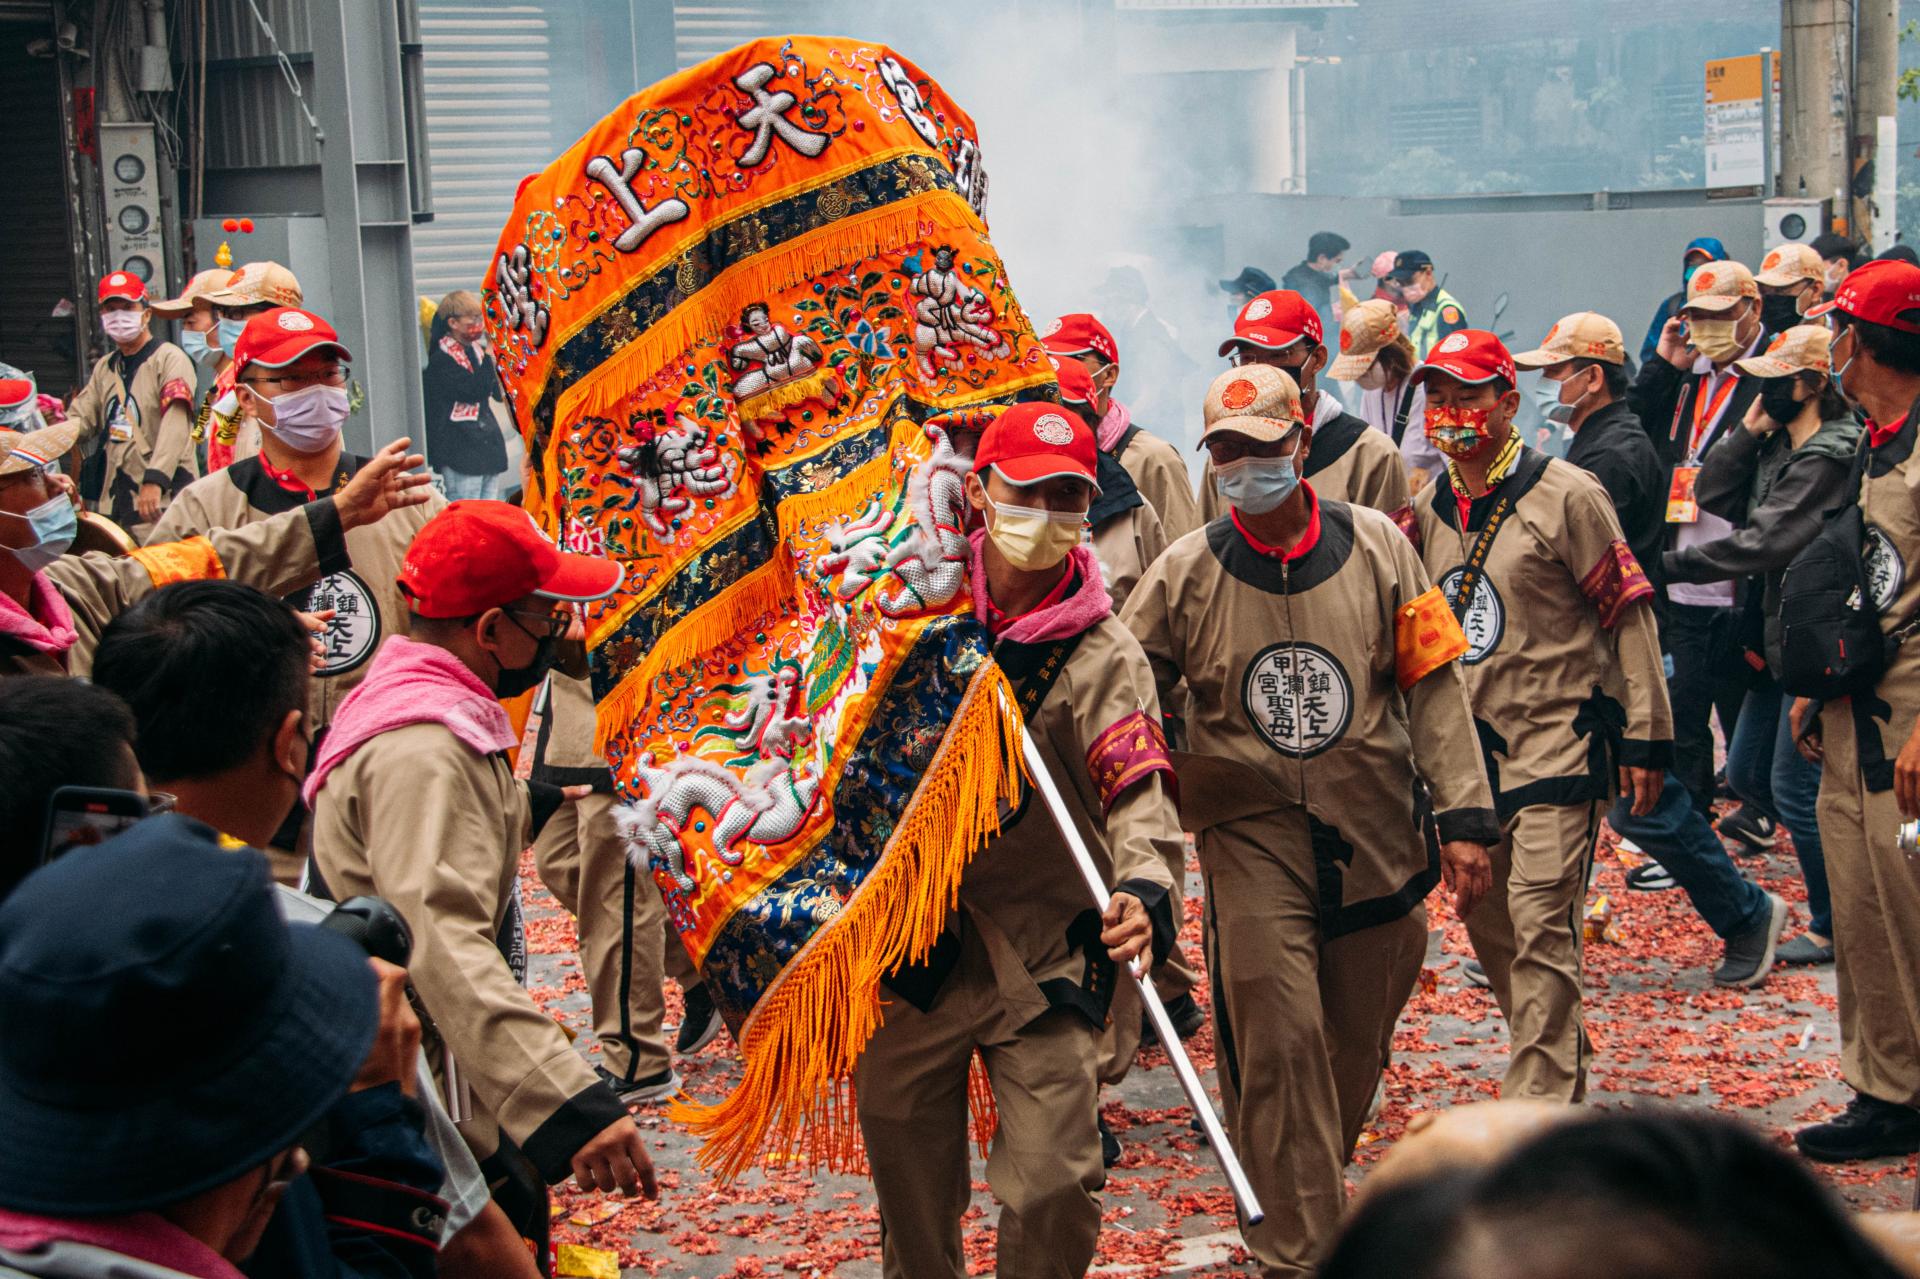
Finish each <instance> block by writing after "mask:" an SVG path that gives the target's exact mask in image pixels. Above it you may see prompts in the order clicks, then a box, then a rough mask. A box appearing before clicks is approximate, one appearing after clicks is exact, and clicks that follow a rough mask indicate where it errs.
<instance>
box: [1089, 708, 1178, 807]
mask: <svg viewBox="0 0 1920 1279" xmlns="http://www.w3.org/2000/svg"><path fill="white" fill-rule="evenodd" d="M1087 771H1088V772H1089V773H1091V774H1092V775H1093V784H1094V785H1095V786H1096V787H1098V788H1099V790H1100V812H1101V814H1102V815H1105V814H1106V813H1107V811H1108V810H1110V809H1111V808H1112V807H1113V804H1114V801H1115V800H1117V799H1119V798H1120V796H1121V795H1122V794H1124V793H1125V792H1126V790H1127V788H1128V787H1130V786H1133V785H1136V784H1137V783H1139V782H1143V781H1145V780H1146V779H1147V778H1148V777H1150V776H1152V775H1153V774H1154V773H1165V774H1166V775H1167V783H1168V785H1175V784H1176V783H1175V780H1174V773H1173V761H1172V760H1171V759H1169V758H1168V757H1167V736H1166V734H1165V733H1164V732H1162V731H1161V729H1160V725H1159V723H1158V722H1157V721H1156V720H1154V719H1153V718H1152V717H1151V716H1148V715H1147V714H1145V713H1144V712H1142V711H1135V712H1134V713H1133V714H1131V715H1128V716H1127V717H1126V718H1124V719H1121V720H1119V721H1117V722H1116V723H1114V724H1113V725H1112V726H1111V727H1109V728H1108V729H1107V730H1106V731H1105V732H1104V733H1102V734H1100V736H1099V737H1097V738H1095V739H1094V742H1093V747H1092V749H1091V750H1089V751H1088V752H1087Z"/></svg>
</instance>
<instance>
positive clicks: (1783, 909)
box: [1713, 893, 1787, 986]
mask: <svg viewBox="0 0 1920 1279" xmlns="http://www.w3.org/2000/svg"><path fill="white" fill-rule="evenodd" d="M1786 927H1787V904H1786V902H1784V901H1782V900H1781V899H1780V898H1778V897H1775V896H1774V895H1773V894H1772V893H1768V894H1767V913H1766V914H1765V915H1763V916H1761V918H1760V922H1759V923H1757V924H1755V925H1754V926H1753V927H1752V928H1749V929H1747V931H1746V932H1744V933H1740V934H1738V935H1737V936H1734V937H1729V938H1727V951H1726V958H1725V959H1723V960H1722V961H1721V963H1720V966H1719V967H1718V968H1716V969H1714V970H1713V984H1714V985H1716V986H1758V985H1759V984H1760V983H1761V982H1763V981H1765V980H1766V979H1767V974H1768V973H1770V972H1772V971H1773V961H1774V958H1775V956H1776V953H1777V948H1778V947H1779V944H1780V934H1781V933H1782V932H1784V931H1786Z"/></svg>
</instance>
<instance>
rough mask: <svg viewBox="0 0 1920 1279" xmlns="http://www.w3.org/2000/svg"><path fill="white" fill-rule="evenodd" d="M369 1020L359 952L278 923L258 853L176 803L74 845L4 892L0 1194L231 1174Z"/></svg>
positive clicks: (6, 1200) (168, 1190)
mask: <svg viewBox="0 0 1920 1279" xmlns="http://www.w3.org/2000/svg"><path fill="white" fill-rule="evenodd" d="M378 1022H379V1006H378V1002H377V1000H376V996H375V983H374V976H373V972H372V970H371V969H370V968H369V967H368V965H367V957H366V955H365V953H364V952H363V951H361V950H360V949H359V948H358V947H356V946H355V945H354V944H353V943H352V942H350V941H348V940H347V939H346V938H344V937H341V936H339V935H337V934H335V933H330V932H326V931H323V930H322V929H320V928H318V927H315V926H313V925H302V924H286V923H283V922H282V921H281V918H280V914H279V911H278V910H276V909H275V906H274V899H273V888H272V881H271V879H270V878H269V876H268V873H267V863H266V859H265V858H263V857H261V856H260V855H259V854H258V853H254V852H247V851H232V852H230V851H227V850H224V849H222V848H221V847H220V846H219V843H218V841H217V838H216V836H215V834H214V832H213V830H212V829H211V828H209V827H206V826H203V825H201V824H200V823H198V822H195V821H192V820H190V819H188V818H185V817H179V816H173V815H169V816H164V817H155V818H151V819H149V820H147V821H144V822H141V823H140V824H139V825H137V826H135V827H133V828H132V829H130V830H128V831H126V832H124V833H123V834H120V835H118V836H116V837H114V838H113V839H110V840H107V841H106V842H105V843H102V844H100V845H98V846H96V847H93V848H88V849H82V850H79V851H76V852H73V853H69V854H68V855H67V856H65V857H63V858H61V859H60V860H59V861H57V862H54V863H53V864H52V865H50V866H47V867H44V868H43V869H41V870H39V871H36V872H35V873H34V874H32V875H30V876H28V877H27V879H26V880H25V881H24V882H23V883H22V884H21V885H20V887H19V888H18V889H16V890H15V891H14V893H13V895H12V896H10V897H9V898H8V899H7V900H6V902H5V904H4V905H0V1132H4V1133H5V1134H6V1138H5V1140H0V1207H4V1208H9V1209H12V1210H15V1211H20V1212H36V1213H47V1214H56V1215H59V1216H63V1217H84V1216H103V1215H107V1214H118V1213H127V1212H139V1211H143V1210H145V1209H149V1208H157V1207H162V1206H164V1205H166V1204H170V1203H177V1202H178V1201H180V1200H182V1199H186V1198H189V1197H190V1196H193V1195H196V1194H199V1193H200V1192H201V1191H204V1190H209V1189H211V1188H213V1187H214V1186H218V1185H221V1184H222V1183H224V1182H227V1181H231V1180H232V1179H233V1178H235V1177H237V1176H239V1175H240V1174H241V1173H243V1172H245V1171H247V1170H248V1169H250V1168H257V1167H259V1166H260V1165H262V1164H264V1163H266V1162H267V1161H268V1160H269V1159H271V1158H272V1157H273V1156H274V1155H276V1154H278V1153H279V1152H280V1151H283V1150H285V1149H287V1148H288V1147H290V1146H292V1145H294V1144H295V1143H296V1142H298V1140H299V1139H300V1136H301V1134H303V1133H304V1132H306V1130H307V1129H309V1128H311V1127H312V1126H313V1125H314V1123H315V1122H316V1121H318V1120H319V1119H320V1117H321V1116H322V1115H323V1114H325V1113H326V1111H327V1110H328V1109H329V1108H330V1107H331V1106H332V1105H333V1104H334V1103H335V1102H336V1101H338V1100H339V1099H340V1098H341V1097H343V1096H344V1095H346V1092H347V1089H348V1087H349V1086H350V1085H351V1084H352V1083H353V1079H354V1076H355V1075H356V1074H357V1073H358V1072H359V1069H360V1065H361V1063H362V1062H363V1061H364V1060H365V1059H366V1055H367V1050H368V1049H369V1047H371V1045H372V1043H373V1035H374V1031H375V1029H376V1027H377V1024H378ZM129 1079H131V1080H132V1081H134V1086H132V1087H129V1086H128V1085H129Z"/></svg>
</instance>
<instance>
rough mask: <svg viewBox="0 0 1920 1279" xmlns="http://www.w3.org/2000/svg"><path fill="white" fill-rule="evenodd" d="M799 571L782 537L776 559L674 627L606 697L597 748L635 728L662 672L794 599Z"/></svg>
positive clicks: (597, 727)
mask: <svg viewBox="0 0 1920 1279" xmlns="http://www.w3.org/2000/svg"><path fill="white" fill-rule="evenodd" d="M798 575H799V569H798V568H797V567H796V566H795V565H794V562H793V554H792V552H791V551H789V550H788V549H787V544H786V543H785V542H784V541H783V542H781V543H779V544H778V545H777V546H776V547H775V548H774V553H773V558H772V559H770V560H768V561H767V562H766V563H765V564H762V565H761V566H760V567H759V568H756V569H754V570H753V571H752V572H750V573H748V574H746V575H745V576H743V577H742V578H741V579H740V580H739V581H737V582H735V583H734V584H733V585H732V586H729V587H728V588H727V589H726V590H724V591H722V592H721V593H720V594H718V595H716V596H714V597H713V598H712V599H710V600H708V601H707V602H706V603H704V604H702V605H700V607H698V608H696V609H694V610H693V611H692V612H690V613H688V614H687V615H686V616H685V617H683V618H681V619H680V620H679V621H677V622H675V623H674V624H673V625H672V626H669V627H668V628H667V630H666V633H665V634H663V635H661V636H660V637H659V638H658V639H656V640H654V642H653V647H652V648H650V649H648V650H647V655H646V656H645V657H644V658H642V659H641V660H640V664H639V665H637V666H635V667H634V668H633V669H632V670H631V671H628V672H627V674H626V676H625V677H624V678H622V679H621V681H620V682H619V683H618V684H616V685H614V687H613V690H612V691H611V692H609V693H608V694H607V695H606V697H605V698H603V699H602V700H601V702H600V709H599V713H598V715H597V716H596V717H595V724H594V734H593V749H594V751H595V752H596V753H599V754H605V753H606V749H607V743H608V742H610V741H612V740H613V739H614V738H615V737H616V736H618V735H619V734H620V733H622V732H625V731H626V730H627V729H629V728H631V727H633V724H634V722H635V721H636V720H638V719H639V718H640V716H641V712H642V709H643V708H642V706H641V703H642V702H643V701H644V699H645V698H646V697H647V696H648V695H649V692H650V691H651V689H652V688H653V681H654V679H655V677H657V676H658V675H659V674H660V673H661V672H662V671H665V670H668V669H670V668H671V667H675V666H678V665H680V664H681V663H682V662H690V661H692V660H693V659H694V658H696V657H699V656H701V655H702V654H704V653H708V652H711V651H712V650H713V649H716V648H718V647H719V646H720V645H722V644H724V643H726V642H727V641H728V640H730V639H733V638H734V637H735V636H736V635H738V634H739V633H740V632H741V630H742V629H744V628H745V627H747V626H748V625H750V624H752V623H753V622H754V621H756V620H758V619H759V618H762V617H765V616H766V615H767V614H768V613H773V612H777V611H779V610H780V609H781V608H782V607H783V606H786V605H789V604H792V603H793V602H794V601H795V599H796V598H797V596H796V592H797V591H798V589H799V586H798Z"/></svg>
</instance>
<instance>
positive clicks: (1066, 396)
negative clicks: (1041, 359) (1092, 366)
mask: <svg viewBox="0 0 1920 1279" xmlns="http://www.w3.org/2000/svg"><path fill="white" fill-rule="evenodd" d="M1047 363H1049V364H1051V365H1052V366H1053V380H1054V381H1056V382H1058V383H1059V384H1060V400H1061V402H1062V403H1065V404H1092V403H1093V374H1091V373H1089V372H1087V369H1086V366H1085V365H1083V364H1081V363H1080V361H1078V360H1075V359H1072V358H1070V357H1068V356H1065V355H1052V354H1049V355H1048V356H1047Z"/></svg>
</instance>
